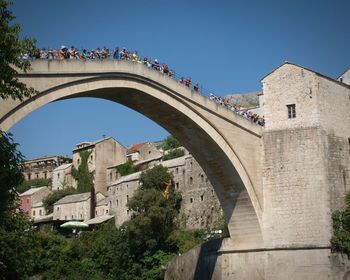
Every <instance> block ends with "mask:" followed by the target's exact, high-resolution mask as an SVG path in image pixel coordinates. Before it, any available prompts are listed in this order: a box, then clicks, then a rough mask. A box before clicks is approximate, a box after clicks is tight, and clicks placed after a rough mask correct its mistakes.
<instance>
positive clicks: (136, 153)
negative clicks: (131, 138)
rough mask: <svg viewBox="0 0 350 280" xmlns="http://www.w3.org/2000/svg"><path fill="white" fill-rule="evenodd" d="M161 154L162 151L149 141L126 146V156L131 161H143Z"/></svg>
mask: <svg viewBox="0 0 350 280" xmlns="http://www.w3.org/2000/svg"><path fill="white" fill-rule="evenodd" d="M160 156H162V152H161V151H159V150H158V149H157V147H156V146H155V145H154V144H153V143H151V142H145V143H140V144H134V145H132V146H130V147H128V150H127V153H126V157H127V159H130V160H133V161H144V160H148V159H151V158H157V157H160Z"/></svg>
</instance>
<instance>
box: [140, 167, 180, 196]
mask: <svg viewBox="0 0 350 280" xmlns="http://www.w3.org/2000/svg"><path fill="white" fill-rule="evenodd" d="M172 179H173V176H172V175H171V174H170V173H169V172H168V168H166V167H164V166H162V165H156V166H154V167H153V168H151V169H148V170H146V171H144V172H142V173H141V176H140V182H141V184H142V189H156V190H159V191H164V190H165V185H166V184H167V183H168V182H169V181H170V180H172Z"/></svg>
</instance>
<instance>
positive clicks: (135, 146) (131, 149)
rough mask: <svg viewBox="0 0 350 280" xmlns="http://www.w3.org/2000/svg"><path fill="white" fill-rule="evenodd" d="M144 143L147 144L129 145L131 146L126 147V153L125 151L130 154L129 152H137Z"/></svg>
mask: <svg viewBox="0 0 350 280" xmlns="http://www.w3.org/2000/svg"><path fill="white" fill-rule="evenodd" d="M145 144H147V142H145V143H140V144H134V145H131V146H130V147H129V148H128V149H127V151H126V153H127V154H131V153H135V152H138V151H140V149H141V148H142V147H143V146H144V145H145Z"/></svg>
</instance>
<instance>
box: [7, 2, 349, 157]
mask: <svg viewBox="0 0 350 280" xmlns="http://www.w3.org/2000/svg"><path fill="white" fill-rule="evenodd" d="M11 10H12V11H13V12H14V14H15V16H16V20H15V21H16V22H18V23H19V24H21V26H22V36H28V37H34V38H36V39H37V46H38V47H46V48H47V47H55V48H59V46H60V45H62V44H64V45H67V46H70V45H74V46H76V47H78V48H82V47H84V48H88V49H90V48H97V47H103V46H107V47H109V48H110V49H113V48H114V47H115V46H119V47H124V46H125V47H127V48H128V49H130V50H138V52H139V54H141V55H142V56H148V57H151V58H157V59H158V60H160V61H163V62H166V63H167V64H169V65H170V66H171V67H172V68H174V69H175V70H176V71H177V73H179V74H181V75H184V76H191V77H192V79H193V81H198V82H199V83H200V84H202V85H203V87H204V88H206V89H207V90H210V91H213V92H215V93H216V94H218V95H221V96H225V95H227V94H231V93H242V92H250V91H256V90H259V89H260V88H261V84H260V79H261V78H262V77H264V76H265V75H266V74H268V73H269V72H270V71H272V70H273V69H275V68H276V67H278V66H279V65H280V64H282V63H283V62H284V61H290V62H293V63H296V64H300V65H302V66H305V67H308V68H311V69H313V70H315V71H317V72H320V73H322V74H324V75H327V76H330V77H332V78H337V77H338V76H339V75H340V74H342V73H343V72H344V71H345V70H346V69H348V68H349V67H350V51H349V46H350V33H349V31H348V29H349V27H350V17H349V16H348V11H349V10H350V1H345V0H344V1H342V0H333V1H325V0H318V1H317V0H308V1H302V0H294V1H283V0H273V1H269V0H266V1H260V0H256V1H254V0H252V1H247V0H245V1H243V0H242V1H241V0H238V1H236V0H235V1H233V0H231V1H220V0H216V1H214V0H211V1H209V0H173V1H168V0H148V1H145V0H134V1H102V0H100V1H95V0H89V1H80V0H74V1H67V0H62V1H51V0H45V1H43V0H30V1H28V0H14V5H13V6H12V7H11ZM10 132H12V133H13V134H14V138H15V140H16V142H18V143H19V144H20V150H21V151H22V153H23V154H24V155H25V156H26V157H27V158H34V157H39V156H43V155H60V154H62V155H66V154H67V155H70V154H71V151H72V150H73V148H74V147H75V144H76V143H79V142H81V141H94V140H97V139H100V138H101V137H102V135H103V134H105V135H108V136H113V137H114V138H115V139H117V140H118V141H120V142H121V143H122V144H123V145H125V146H128V145H130V144H133V143H139V142H144V141H155V140H160V139H163V138H164V137H166V136H167V135H168V133H167V132H166V131H165V130H163V129H162V128H161V127H159V126H158V125H157V124H155V123H154V122H152V121H151V120H149V119H147V118H146V117H144V116H142V115H140V114H139V113H137V112H134V111H132V110H130V109H128V108H126V107H123V106H121V105H118V104H115V103H111V102H108V101H103V100H99V99H82V98H81V99H73V100H67V101H60V102H56V103H53V104H49V105H46V106H44V107H42V108H40V109H38V110H37V111H35V112H33V113H31V114H30V115H28V116H27V117H26V118H24V119H23V120H21V121H20V122H19V123H17V124H16V125H15V126H14V127H12V129H11V130H10Z"/></svg>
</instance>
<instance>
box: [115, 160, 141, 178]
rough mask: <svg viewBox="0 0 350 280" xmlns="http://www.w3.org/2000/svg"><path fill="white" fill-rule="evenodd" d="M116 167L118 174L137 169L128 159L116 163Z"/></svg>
mask: <svg viewBox="0 0 350 280" xmlns="http://www.w3.org/2000/svg"><path fill="white" fill-rule="evenodd" d="M116 169H117V172H118V173H119V174H120V176H126V175H129V174H132V173H135V172H138V171H139V169H138V168H137V167H136V166H135V165H134V162H133V161H132V160H128V161H127V162H125V163H123V164H120V165H118V166H117V167H116Z"/></svg>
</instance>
